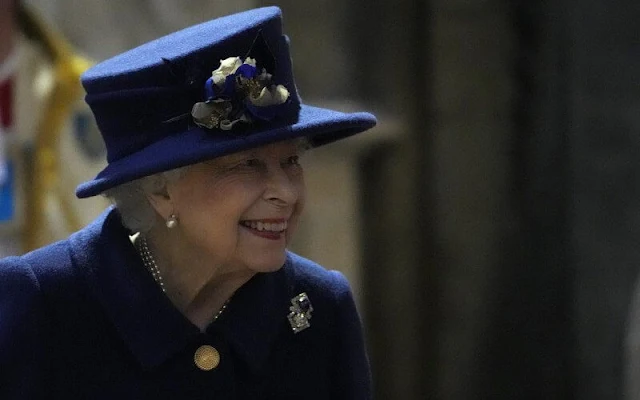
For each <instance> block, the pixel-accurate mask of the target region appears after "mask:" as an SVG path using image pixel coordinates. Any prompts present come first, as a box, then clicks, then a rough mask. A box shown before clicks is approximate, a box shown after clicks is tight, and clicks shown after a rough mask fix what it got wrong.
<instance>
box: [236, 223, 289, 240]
mask: <svg viewBox="0 0 640 400" xmlns="http://www.w3.org/2000/svg"><path fill="white" fill-rule="evenodd" d="M240 225H241V226H243V227H245V228H247V229H248V230H249V231H250V232H251V233H253V234H254V235H256V236H259V237H262V238H265V239H274V240H275V239H280V238H281V237H282V236H283V235H282V234H283V233H284V232H285V231H286V230H287V226H288V223H287V221H286V220H278V221H273V222H271V221H265V220H261V221H258V220H256V221H249V220H247V221H240Z"/></svg>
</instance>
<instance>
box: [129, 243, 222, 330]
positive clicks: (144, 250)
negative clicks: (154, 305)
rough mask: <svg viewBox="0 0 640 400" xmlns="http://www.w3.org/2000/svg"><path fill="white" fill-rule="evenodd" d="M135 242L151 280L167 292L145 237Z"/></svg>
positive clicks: (217, 314)
mask: <svg viewBox="0 0 640 400" xmlns="http://www.w3.org/2000/svg"><path fill="white" fill-rule="evenodd" d="M136 244H138V246H136V247H137V248H138V252H139V253H140V257H142V263H143V264H144V266H145V267H146V268H147V270H148V271H149V272H150V273H151V276H153V280H154V281H156V283H157V284H158V286H160V289H162V292H163V293H164V294H167V289H166V288H165V287H164V281H163V279H162V274H161V273H160V269H158V264H156V260H155V259H154V258H153V255H152V254H151V251H150V250H149V245H148V244H147V238H145V237H144V236H142V235H140V236H139V237H138V239H137V240H136ZM229 300H230V299H227V301H225V302H224V304H223V305H222V307H221V308H220V311H218V312H217V313H216V315H215V316H214V317H213V319H212V320H211V322H215V321H216V320H217V319H218V318H219V317H220V315H222V312H223V311H224V310H225V308H227V305H228V304H229Z"/></svg>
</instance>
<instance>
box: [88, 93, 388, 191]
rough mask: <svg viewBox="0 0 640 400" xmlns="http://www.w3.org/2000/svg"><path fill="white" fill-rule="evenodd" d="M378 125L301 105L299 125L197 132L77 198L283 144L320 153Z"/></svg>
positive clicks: (148, 150)
mask: <svg viewBox="0 0 640 400" xmlns="http://www.w3.org/2000/svg"><path fill="white" fill-rule="evenodd" d="M375 124H376V118H375V117H374V116H373V115H372V114H370V113H366V112H357V113H343V112H339V111H334V110H329V109H325V108H319V107H313V106H309V105H305V104H302V105H301V108H300V113H299V116H298V120H297V122H295V123H293V124H291V125H286V126H282V127H277V128H272V129H265V130H262V131H258V132H255V133H251V134H248V135H242V136H237V137H233V136H230V134H228V133H224V134H218V133H217V132H214V131H209V130H205V129H201V128H198V127H194V128H192V129H190V130H188V131H186V132H181V133H179V134H175V135H171V136H167V137H165V138H163V139H162V140H159V141H157V142H154V143H153V144H151V145H149V146H147V147H145V148H144V149H142V150H140V151H138V152H135V153H133V154H130V155H128V156H126V157H123V158H121V159H118V160H115V161H112V162H111V163H109V165H107V167H106V168H104V169H103V170H102V171H101V172H100V173H99V174H98V175H97V176H96V178H95V179H93V180H91V181H88V182H84V183H82V184H80V185H79V186H78V187H77V189H76V196H78V197H79V198H86V197H91V196H96V195H98V194H101V193H103V192H104V191H106V190H108V189H111V188H113V187H115V186H118V185H120V184H122V183H125V182H130V181H132V180H135V179H138V178H142V177H144V176H148V175H152V174H155V173H158V172H163V171H168V170H171V169H174V168H179V167H183V166H186V165H191V164H196V163H199V162H202V161H205V160H209V159H212V158H217V157H221V156H224V155H227V154H232V153H236V152H239V151H243V150H247V149H251V148H255V147H260V146H263V145H266V144H269V143H274V142H279V141H283V140H289V139H294V138H298V137H308V138H309V139H310V141H311V144H312V145H313V147H318V146H322V145H325V144H328V143H331V142H334V141H336V140H339V139H343V138H346V137H348V136H351V135H355V134H356V133H360V132H363V131H365V130H367V129H370V128H372V127H373V126H375ZM231 133H232V132H231Z"/></svg>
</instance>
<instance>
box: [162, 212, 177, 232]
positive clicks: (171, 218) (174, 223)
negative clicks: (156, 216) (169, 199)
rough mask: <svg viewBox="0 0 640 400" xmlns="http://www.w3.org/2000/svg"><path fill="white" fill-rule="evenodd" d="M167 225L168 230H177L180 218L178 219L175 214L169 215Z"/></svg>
mask: <svg viewBox="0 0 640 400" xmlns="http://www.w3.org/2000/svg"><path fill="white" fill-rule="evenodd" d="M165 225H167V228H169V229H173V228H175V227H176V226H178V217H176V215H175V214H171V215H169V218H167V222H165Z"/></svg>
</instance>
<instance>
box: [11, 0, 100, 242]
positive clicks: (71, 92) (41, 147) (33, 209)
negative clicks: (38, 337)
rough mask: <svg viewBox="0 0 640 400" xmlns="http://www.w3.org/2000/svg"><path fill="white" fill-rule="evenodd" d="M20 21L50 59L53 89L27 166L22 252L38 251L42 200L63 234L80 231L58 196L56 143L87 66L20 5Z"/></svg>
mask: <svg viewBox="0 0 640 400" xmlns="http://www.w3.org/2000/svg"><path fill="white" fill-rule="evenodd" d="M20 7H21V9H20V10H19V12H20V14H21V15H20V18H21V19H22V23H23V25H25V26H26V27H27V28H28V29H30V30H31V33H32V36H34V38H35V39H36V40H37V41H38V42H39V44H40V45H42V46H43V48H44V50H45V52H46V53H47V54H48V55H49V56H50V58H51V62H52V66H53V88H52V90H51V91H50V93H49V94H48V97H47V98H46V99H45V100H44V104H45V107H44V111H43V115H42V116H41V119H40V122H39V124H38V125H37V130H36V134H35V138H34V139H35V140H34V148H33V150H34V152H33V165H32V166H30V168H29V170H30V172H29V175H30V178H31V179H30V183H29V184H28V185H25V197H26V199H25V200H26V201H25V203H26V204H25V206H26V207H25V209H26V212H25V221H24V229H23V231H22V235H23V238H22V239H23V241H22V243H23V250H24V251H29V250H32V249H34V248H36V247H40V246H42V245H44V244H46V243H42V242H41V239H39V237H40V235H39V230H41V229H42V227H43V225H44V224H45V212H46V211H45V196H46V195H52V196H54V198H55V199H56V201H57V202H58V204H59V205H60V209H61V211H62V213H63V220H64V221H65V223H66V225H67V226H66V227H65V230H67V231H69V232H72V231H75V230H77V229H78V228H80V226H81V222H80V219H79V218H78V215H77V212H76V210H75V209H74V207H73V206H72V204H70V201H69V200H68V198H67V197H66V196H65V194H63V193H61V185H60V154H59V150H58V143H59V139H60V134H61V132H62V130H63V126H64V124H65V122H66V121H67V118H68V117H69V115H70V114H71V112H72V111H73V105H74V104H75V103H76V102H77V101H78V99H79V98H80V96H82V95H83V90H82V86H81V85H80V75H81V74H82V73H83V72H84V71H85V70H86V69H87V68H89V67H90V66H91V64H92V63H91V62H90V61H89V60H87V59H85V58H83V57H81V56H78V55H76V54H74V52H73V50H72V48H71V46H70V44H69V43H68V42H66V41H65V40H64V38H63V37H62V36H61V35H59V34H58V33H57V32H55V31H53V30H52V29H50V28H49V27H48V26H47V24H46V23H44V21H43V20H42V19H40V18H39V17H38V16H37V15H36V14H35V12H33V11H32V10H30V9H28V8H27V7H26V6H24V5H21V6H20Z"/></svg>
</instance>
